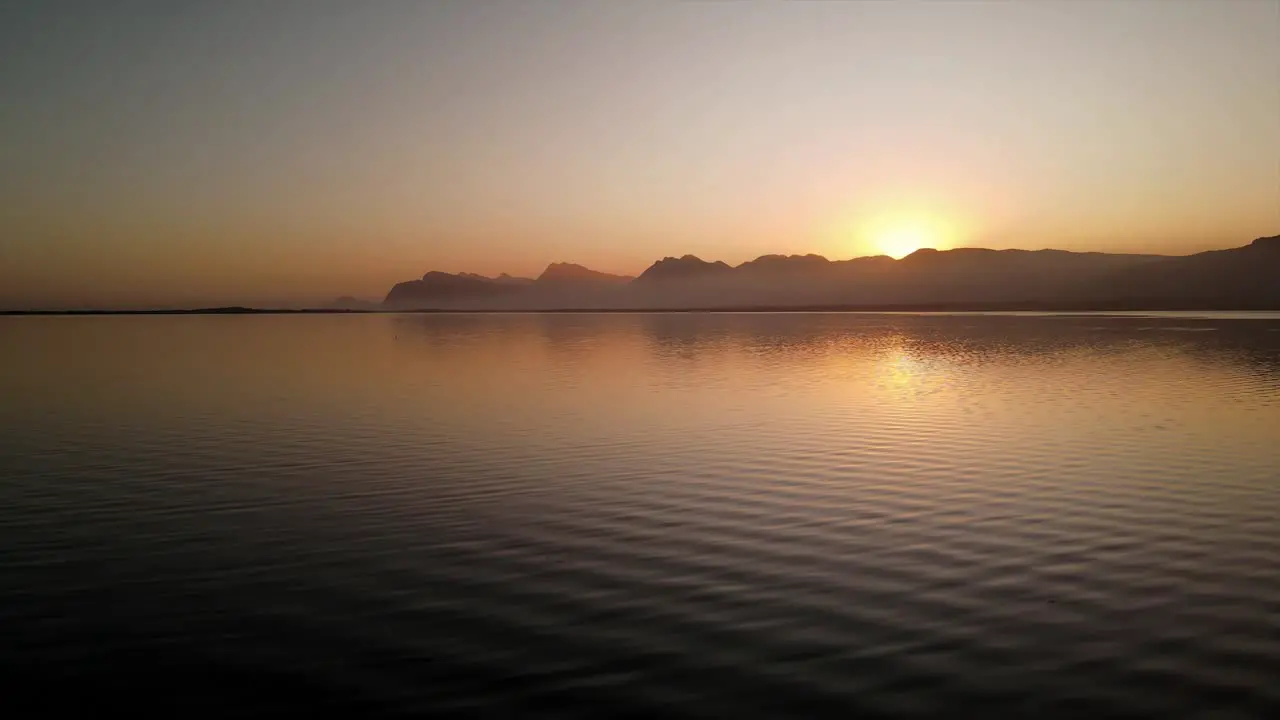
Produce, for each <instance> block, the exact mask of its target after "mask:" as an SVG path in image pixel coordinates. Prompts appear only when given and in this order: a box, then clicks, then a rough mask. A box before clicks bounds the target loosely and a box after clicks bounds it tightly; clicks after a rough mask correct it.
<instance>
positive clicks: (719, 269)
mask: <svg viewBox="0 0 1280 720" xmlns="http://www.w3.org/2000/svg"><path fill="white" fill-rule="evenodd" d="M841 306H847V307H886V308H887V307H893V306H903V307H909V306H947V307H957V308H960V307H965V306H970V307H989V306H1026V307H1056V308H1063V309H1067V308H1077V309H1087V308H1097V309H1123V308H1131V309H1159V308H1169V309H1175V308H1177V309H1224V310H1226V309H1280V236H1275V237H1267V238H1259V239H1257V240H1255V241H1254V242H1253V243H1251V244H1249V245H1246V246H1243V247H1239V248H1232V249H1229V250H1215V251H1210V252H1204V253H1199V254H1196V255H1187V256H1164V255H1127V254H1110V253H1094V252H1091V253H1079V252H1067V251H1063V250H1036V251H1029V250H987V249H982V248H959V249H955V250H944V251H939V250H932V249H921V250H917V251H916V252H914V253H911V254H910V255H908V256H906V257H904V258H902V259H901V260H894V259H893V258H890V257H887V256H875V257H862V258H854V259H851V260H828V259H827V258H825V257H822V256H820V255H765V256H762V257H759V258H756V259H755V260H751V261H749V262H745V263H742V264H741V265H738V266H736V267H734V266H730V265H727V264H726V263H723V262H719V261H715V262H708V261H706V260H702V259H701V258H698V257H695V256H693V255H685V256H684V257H679V258H675V257H667V258H663V259H662V260H659V261H657V262H655V263H654V264H653V265H651V266H649V267H648V268H647V269H646V270H645V271H644V272H643V273H641V274H640V275H639V276H638V277H635V278H632V277H628V276H620V275H610V274H607V273H601V272H596V271H594V270H590V269H588V268H585V267H582V266H580V265H573V264H569V263H555V264H552V265H550V266H548V267H547V269H546V271H544V272H543V273H542V274H541V275H540V276H539V277H537V278H533V279H531V278H514V277H511V276H508V275H501V276H499V277H497V278H488V277H484V276H481V275H475V274H471V273H462V274H456V275H455V274H449V273H442V272H428V273H426V274H425V275H423V276H422V278H421V279H418V280H410V281H407V282H402V283H399V284H397V285H396V286H395V287H393V288H392V289H391V291H390V292H389V293H388V294H387V296H386V299H385V300H384V301H383V303H382V307H383V308H385V309H391V310H553V309H584V310H586V309H677V308H696V309H715V308H788V307H841Z"/></svg>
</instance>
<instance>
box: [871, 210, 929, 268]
mask: <svg viewBox="0 0 1280 720" xmlns="http://www.w3.org/2000/svg"><path fill="white" fill-rule="evenodd" d="M868 239H869V240H870V244H871V245H872V247H873V248H874V249H875V251H876V252H878V253H880V254H881V255H888V256H889V257H891V258H894V259H897V260H901V259H902V258H904V257H906V256H908V255H910V254H911V253H913V252H915V251H917V250H919V249H920V248H936V249H937V248H939V246H940V245H942V244H943V243H942V233H941V232H939V230H938V228H936V227H935V226H934V225H933V224H932V223H928V222H925V221H924V220H922V219H916V220H898V221H894V222H888V223H880V224H879V225H878V227H873V228H872V229H871V232H870V233H868Z"/></svg>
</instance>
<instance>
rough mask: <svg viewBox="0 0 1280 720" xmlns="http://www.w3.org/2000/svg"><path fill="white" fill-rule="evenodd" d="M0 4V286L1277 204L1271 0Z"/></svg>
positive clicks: (1075, 228) (1257, 227) (542, 256)
mask: <svg viewBox="0 0 1280 720" xmlns="http://www.w3.org/2000/svg"><path fill="white" fill-rule="evenodd" d="M180 5H181V8H180V9H179V7H178V5H177V4H175V5H173V6H168V5H165V6H162V7H165V8H166V9H165V10H163V11H159V10H157V11H155V12H152V11H144V10H143V9H141V8H132V9H131V8H118V7H114V6H112V5H111V4H108V3H83V4H79V5H77V6H75V7H74V8H68V7H61V6H59V7H56V8H55V7H52V6H50V5H49V4H47V3H19V4H15V6H14V7H11V8H6V9H5V10H3V11H0V46H2V47H4V48H5V55H6V57H7V58H9V62H6V63H5V65H4V69H3V71H0V97H3V98H4V99H5V100H4V102H3V107H2V108H0V157H3V158H4V162H3V163H0V307H10V308H13V307H68V306H74V307H101V306H116V307H124V306H139V305H145V306H154V305H184V304H185V305H190V304H210V303H216V304H230V303H243V304H285V305H287V304H314V303H315V302H317V301H326V300H328V299H331V298H333V297H336V296H338V295H354V296H359V297H368V298H375V299H377V298H381V297H382V296H383V295H384V294H385V293H386V291H387V289H388V288H389V287H390V286H391V285H392V284H393V283H395V282H398V281H401V280H406V279H410V278H415V277H419V276H421V275H422V273H424V272H425V271H427V270H441V271H446V272H462V271H467V272H477V273H482V274H488V275H494V274H497V273H500V272H509V273H513V274H517V275H536V274H537V273H539V272H540V271H541V270H542V268H543V267H545V266H546V265H547V264H548V263H550V262H557V261H568V262H576V263H581V264H584V265H587V266H588V267H592V268H594V269H597V270H600V271H604V272H613V273H625V274H637V273H639V272H641V271H643V270H644V269H645V267H646V266H648V265H649V264H650V263H651V262H653V261H654V260H656V259H658V258H661V257H663V256H667V255H674V256H679V255H684V254H686V253H692V254H695V255H698V256H700V257H703V258H705V259H708V260H724V261H726V262H728V263H730V264H738V263H741V262H743V261H746V260H749V259H752V258H754V257H757V256H759V255H763V254H769V253H809V252H816V253H821V254H824V255H827V256H828V257H831V258H847V257H855V256H860V255H874V254H888V255H892V256H895V257H900V256H902V255H905V254H907V253H909V252H911V251H913V250H915V249H916V248H918V247H936V248H939V249H945V248H950V247H960V246H983V247H992V248H997V249H999V248H1008V247H1023V248H1028V249H1040V248H1045V247H1057V248H1061V249H1065V250H1100V251H1116V252H1159V253H1169V254H1184V253H1190V252H1196V251H1200V250H1206V249H1212V248H1220V247H1232V246H1238V245H1243V244H1247V243H1248V242H1249V241H1250V240H1251V239H1253V238H1255V237H1259V236H1262V235H1270V234H1275V233H1276V232H1278V231H1280V167H1277V164H1276V158H1277V157H1280V83H1277V82H1276V71H1277V68H1280V2H1245V1H1238V2H1149V3H1142V2H1088V3H1085V2H1077V1H1071V0H1037V1H1036V2H1021V3H1013V2H1009V3H995V2H993V3H862V2H842V3H758V4H757V3H558V2H548V3H502V4H490V3H425V2H424V3H356V4H350V6H348V5H346V4H344V5H343V6H342V7H343V10H342V11H341V12H316V11H315V10H314V8H312V7H310V6H309V4H307V3H300V4H291V3H283V2H282V3H253V2H226V3H189V4H180Z"/></svg>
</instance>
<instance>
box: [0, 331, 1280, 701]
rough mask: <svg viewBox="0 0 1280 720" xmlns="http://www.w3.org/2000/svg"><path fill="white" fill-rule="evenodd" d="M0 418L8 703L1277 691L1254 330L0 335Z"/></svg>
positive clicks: (1275, 473) (1279, 514)
mask: <svg viewBox="0 0 1280 720" xmlns="http://www.w3.org/2000/svg"><path fill="white" fill-rule="evenodd" d="M0 399H2V401H0V548H2V550H0V622H2V623H3V629H2V630H0V633H2V637H0V662H2V663H3V667H0V672H3V675H4V677H5V678H6V683H9V684H10V687H11V690H10V691H8V693H7V695H6V697H7V698H9V700H8V702H9V703H10V707H17V708H19V709H20V714H35V713H37V712H38V713H41V714H43V713H46V712H49V711H51V710H52V709H55V708H58V707H61V706H66V705H69V704H70V705H75V706H78V707H80V708H82V709H89V710H92V711H103V710H105V709H107V708H110V707H113V706H115V707H123V708H128V709H131V710H135V711H142V710H154V709H163V710H168V711H181V712H184V713H191V712H194V713H197V714H201V713H205V712H208V713H218V712H223V711H226V712H231V713H248V712H251V711H252V712H263V713H271V712H273V711H282V710H298V709H317V708H325V709H329V710H334V711H350V712H355V711H360V712H379V713H401V712H403V713H421V714H435V715H445V714H451V713H456V714H458V715H471V714H474V715H510V716H519V717H533V716H556V717H569V716H592V717H604V716H619V715H631V716H649V717H653V716H665V717H686V716H688V717H693V716H700V717H784V716H788V717H814V716H826V715H830V716H841V717H851V716H872V715H885V716H893V715H910V714H917V713H918V714H939V713H944V712H945V713H950V714H957V713H960V712H970V713H986V716H988V717H990V716H992V715H998V716H1008V715H1019V716H1045V715H1061V716H1076V717H1088V716H1099V715H1106V716H1113V715H1119V714H1126V715H1134V716H1148V717H1195V716H1204V717H1210V716H1212V717H1234V716H1239V717H1262V716H1265V715H1268V714H1271V713H1272V712H1273V711H1275V710H1276V708H1278V707H1280V682H1277V674H1276V673H1277V668H1280V321H1278V320H1257V319H1254V320H1239V319H1221V318H1216V319H1195V318H1162V319H1150V318H1140V317H1126V318H1104V317H984V316H964V315H959V316H912V315H898V316H884V315H881V316H877V315H841V314H832V315H799V314H782V315H768V314H761V315H750V314H745V315H734V314H723V315H721V314H715V315H707V314H669V315H552V316H538V315H514V316H501V315H495V316H483V315H466V316H450V315H438V316H304V317H298V316H284V317H278V316H251V317H216V316H215V317H91V318H64V317H52V318H0ZM44 687H50V688H51V690H49V691H46V690H44V689H43V688H44ZM15 698H16V700H15ZM14 702H17V703H22V704H18V705H14V704H12V703H14ZM32 703H35V704H32ZM23 704H25V706H24V705H23Z"/></svg>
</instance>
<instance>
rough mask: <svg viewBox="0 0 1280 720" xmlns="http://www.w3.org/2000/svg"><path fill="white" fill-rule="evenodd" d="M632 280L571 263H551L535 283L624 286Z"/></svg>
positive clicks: (625, 276)
mask: <svg viewBox="0 0 1280 720" xmlns="http://www.w3.org/2000/svg"><path fill="white" fill-rule="evenodd" d="M633 279H634V278H632V277H631V276H630V275H610V274H609V273H603V272H599V271H597V270H592V269H590V268H585V267H583V266H581V265H575V264H573V263H551V264H550V265H548V266H547V269H546V270H543V271H542V274H541V275H539V276H538V279H537V280H536V281H535V282H537V283H539V284H541V285H574V284H582V285H586V284H599V285H625V284H627V283H629V282H631V281H632V280H633Z"/></svg>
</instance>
